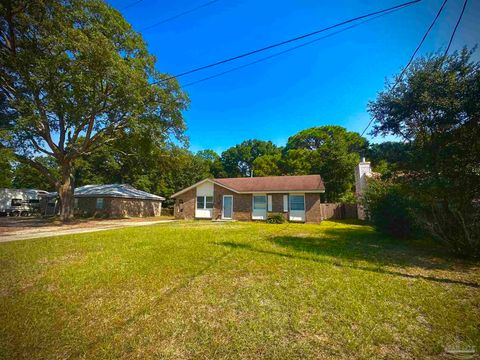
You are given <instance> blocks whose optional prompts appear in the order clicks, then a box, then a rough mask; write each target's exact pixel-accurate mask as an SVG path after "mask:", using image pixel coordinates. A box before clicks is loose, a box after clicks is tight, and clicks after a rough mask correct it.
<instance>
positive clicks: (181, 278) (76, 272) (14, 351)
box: [0, 222, 480, 359]
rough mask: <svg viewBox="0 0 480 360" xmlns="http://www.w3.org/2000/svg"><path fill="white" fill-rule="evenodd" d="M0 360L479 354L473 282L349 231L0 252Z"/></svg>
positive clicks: (112, 238)
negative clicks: (462, 347) (463, 349)
mask: <svg viewBox="0 0 480 360" xmlns="http://www.w3.org/2000/svg"><path fill="white" fill-rule="evenodd" d="M0 278H1V279H2V281H1V282H0V324H1V325H0V358H1V357H3V358H28V359H35V358H39V359H40V358H49V359H52V358H71V357H73V358H112V359H113V358H133V357H139V358H195V359H197V358H224V359H230V358H242V359H245V358H247V359H258V358H273V359H289V358H291V359H293V358H301V359H305V358H330V357H336V358H372V357H375V358H382V357H383V358H412V359H413V358H425V357H436V356H439V355H440V356H446V355H445V353H444V349H445V348H446V347H448V346H449V345H452V344H458V343H461V344H467V345H473V346H476V347H477V349H479V350H480V330H479V329H480V273H479V266H478V264H475V263H468V262H462V261H459V260H455V259H451V258H449V257H448V256H447V255H446V254H444V253H442V252H441V251H440V250H439V249H438V248H436V247H435V245H434V244H431V243H427V242H422V241H397V240H392V239H388V238H385V237H384V236H382V235H380V234H378V233H376V232H375V231H374V230H373V229H372V228H371V227H369V226H365V225H362V224H361V223H358V222H356V223H355V222H354V223H346V222H323V223H322V224H321V225H302V224H282V225H270V224H261V223H211V222H175V223H168V224H159V225H153V226H147V227H136V228H124V229H117V230H110V231H104V232H97V233H87V234H78V235H73V236H62V237H53V238H46V239H36V240H28V241H19V242H12V243H3V244H0Z"/></svg>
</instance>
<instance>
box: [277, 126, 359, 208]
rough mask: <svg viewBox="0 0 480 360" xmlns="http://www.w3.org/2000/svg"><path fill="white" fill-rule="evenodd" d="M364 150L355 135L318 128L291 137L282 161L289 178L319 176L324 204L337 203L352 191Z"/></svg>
mask: <svg viewBox="0 0 480 360" xmlns="http://www.w3.org/2000/svg"><path fill="white" fill-rule="evenodd" d="M366 148H367V141H366V140H365V139H364V138H363V137H361V136H360V135H359V134H357V133H355V132H350V131H347V130H346V129H345V128H343V127H341V126H320V127H314V128H310V129H306V130H303V131H300V132H299V133H298V134H296V135H294V136H292V137H290V138H289V139H288V142H287V145H286V147H285V149H284V157H283V158H284V163H285V167H286V169H287V171H288V173H290V174H320V175H321V176H322V178H323V180H324V182H325V189H326V197H327V200H328V201H340V200H341V199H342V198H344V197H346V196H347V193H349V192H352V191H353V186H354V183H355V181H354V168H355V166H356V165H357V164H358V162H359V160H360V153H364V152H365V151H366ZM347 197H348V196H347Z"/></svg>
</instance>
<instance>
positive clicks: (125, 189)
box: [74, 184, 165, 201]
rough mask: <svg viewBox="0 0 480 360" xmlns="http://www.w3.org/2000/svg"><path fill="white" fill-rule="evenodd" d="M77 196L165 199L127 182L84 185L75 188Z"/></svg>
mask: <svg viewBox="0 0 480 360" xmlns="http://www.w3.org/2000/svg"><path fill="white" fill-rule="evenodd" d="M74 195H75V196H78V197H102V196H104V197H116V198H127V199H139V200H159V201H160V200H165V198H163V197H161V196H158V195H154V194H150V193H148V192H146V191H142V190H138V189H135V188H134V187H132V186H130V185H127V184H107V185H85V186H81V187H78V188H76V189H75V192H74Z"/></svg>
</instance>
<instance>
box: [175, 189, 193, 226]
mask: <svg viewBox="0 0 480 360" xmlns="http://www.w3.org/2000/svg"><path fill="white" fill-rule="evenodd" d="M181 201H183V204H182V205H180V202H181ZM196 201H197V189H196V188H193V189H191V190H188V191H187V192H185V193H183V194H181V195H178V196H177V198H176V199H175V207H174V215H175V218H176V219H194V218H195V202H196ZM182 209H183V211H181V210H182Z"/></svg>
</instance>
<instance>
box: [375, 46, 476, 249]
mask: <svg viewBox="0 0 480 360" xmlns="http://www.w3.org/2000/svg"><path fill="white" fill-rule="evenodd" d="M472 55H473V50H472V51H469V50H467V49H464V50H462V51H460V52H456V53H454V54H452V55H449V56H447V57H444V56H443V55H432V56H428V57H425V58H422V59H419V60H418V61H416V62H415V63H414V64H412V67H411V68H409V70H408V71H407V72H406V74H405V77H404V78H402V79H400V80H399V82H398V85H397V86H392V85H389V86H387V89H386V90H385V91H383V92H381V93H380V94H379V95H378V97H377V99H376V100H375V101H373V102H371V103H370V104H369V111H370V113H371V115H372V117H373V119H374V120H375V123H374V124H375V126H374V129H373V134H375V135H379V134H380V135H389V134H393V135H396V136H399V137H401V138H403V139H404V141H405V142H407V143H408V144H409V148H410V153H411V156H410V157H409V158H408V161H407V162H406V163H405V164H404V166H403V167H402V169H401V170H402V172H403V173H404V176H403V177H402V178H401V181H402V182H403V183H404V185H405V186H408V188H409V191H410V192H411V193H412V194H415V196H416V198H418V199H420V200H421V201H422V202H423V204H424V205H425V207H427V208H429V209H431V210H430V211H429V212H427V213H426V216H425V223H426V227H427V228H428V229H429V230H430V231H431V233H432V235H434V236H435V237H437V238H439V239H440V240H442V241H444V242H446V243H447V244H449V245H450V247H451V249H452V250H454V251H455V252H457V253H463V254H469V255H470V256H472V254H475V256H480V204H479V202H478V200H479V195H478V194H480V141H479V139H480V102H479V100H478V99H480V62H478V61H474V60H473V58H472Z"/></svg>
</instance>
